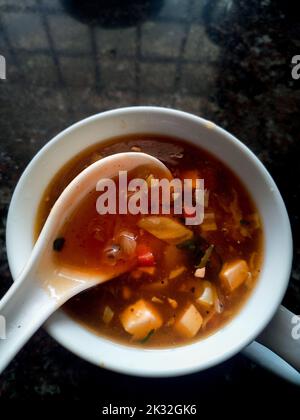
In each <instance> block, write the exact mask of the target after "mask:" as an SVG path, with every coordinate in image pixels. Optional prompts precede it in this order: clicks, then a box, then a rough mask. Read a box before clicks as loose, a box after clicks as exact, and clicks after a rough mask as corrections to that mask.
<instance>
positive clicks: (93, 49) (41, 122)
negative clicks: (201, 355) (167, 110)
mask: <svg viewBox="0 0 300 420" xmlns="http://www.w3.org/2000/svg"><path fill="white" fill-rule="evenodd" d="M295 3H296V2H286V1H280V0H272V1H271V0H252V1H246V0H230V1H229V0H153V1H150V0H148V1H147V0H128V1H117V0H111V1H108V0H99V1H90V0H89V1H88V0H86V1H79V0H77V1H76V0H73V1H72V0H69V1H68V0H23V1H18V0H0V54H1V55H3V56H4V57H5V58H6V61H7V79H6V80H0V142H1V149H0V154H1V161H0V183H1V187H0V197H1V204H0V211H1V230H0V241H1V257H2V258H1V266H0V276H1V281H0V294H1V295H2V294H3V293H4V292H5V291H6V290H7V288H8V287H9V285H10V284H11V275H10V272H9V269H8V265H7V261H6V254H5V219H6V215H7V209H8V205H9V202H10V198H11V195H12V192H13V190H14V187H15V185H16V183H17V181H18V178H19V176H20V175H21V173H22V171H23V169H24V168H25V167H26V165H27V164H28V163H29V161H30V159H31V158H32V157H33V155H34V154H35V153H36V152H37V151H38V150H39V149H40V148H41V147H42V146H43V145H44V144H45V143H46V142H47V141H48V140H49V139H51V138H52V137H53V135H55V134H56V133H58V132H59V131H60V130H62V129H63V128H65V127H67V126H68V125H70V124H72V123H73V122H75V121H77V120H80V119H82V118H84V117H86V116H88V115H91V114H94V113H97V112H100V111H103V110H107V109H112V108H117V107H121V106H127V105H161V106H166V107H175V108H178V109H182V110H185V111H189V112H192V113H195V114H197V115H200V116H204V117H206V118H209V119H211V120H213V121H215V122H216V123H218V124H220V125H221V126H223V127H224V128H226V129H228V130H229V131H230V132H232V133H233V134H235V135H236V136H237V137H239V138H240V139H241V140H242V141H243V142H244V143H245V144H247V145H248V146H249V147H250V148H251V149H252V150H253V151H254V152H255V154H256V155H257V156H258V157H259V158H260V159H261V160H262V162H263V163H264V164H265V165H266V167H267V168H268V169H269V171H270V172H271V174H272V176H273V177H274V179H275V181H276V182H277V184H278V186H279V189H280V190H281V193H282V195H283V197H284V200H285V202H286V205H287V208H288V212H289V215H290V219H291V223H292V228H293V234H294V264H293V271H292V275H291V279H290V285H289V289H288V291H287V294H286V296H285V299H284V303H285V304H286V306H287V307H288V308H290V309H291V310H293V311H294V312H295V313H297V314H300V234H299V233H300V224H299V209H300V205H299V195H300V183H299V180H300V164H299V161H298V160H299V158H300V153H299V152H300V142H299V135H300V117H299V110H300V89H299V88H300V80H293V78H292V76H291V58H292V57H293V56H294V55H296V54H300V24H299V20H298V18H297V16H298V12H297V11H296V10H297V9H296V6H293V4H295ZM95 4H96V5H97V7H96V6H95ZM0 357H1V356H0ZM265 389H269V390H270V389H271V390H272V392H273V395H274V393H278V395H279V394H280V395H281V396H285V397H286V398H293V395H296V394H295V393H296V392H297V393H298V394H299V390H295V388H293V387H292V386H291V385H289V384H287V383H285V382H284V381H282V380H280V379H279V378H277V377H274V376H273V375H272V374H270V373H268V372H266V371H265V370H264V369H262V368H260V367H258V366H256V365H255V364H253V363H252V362H250V361H249V360H248V359H246V358H245V357H244V356H242V355H237V356H235V357H233V358H232V359H230V360H228V361H227V362H225V363H223V364H221V365H219V366H217V367H215V368H213V369H210V370H209V371H206V372H203V373H199V374H194V375H189V376H185V377H181V378H173V379H142V378H131V377H127V376H124V375H118V374H116V373H111V372H108V371H106V370H103V369H100V368H96V367H94V366H92V365H90V364H88V363H87V362H85V361H83V360H80V359H79V358H77V357H76V356H74V355H73V354H71V353H69V352H68V351H67V350H65V349H64V348H62V347H61V346H60V345H58V344H57V343H56V342H55V341H54V340H53V339H52V338H51V337H50V336H48V335H47V333H46V332H44V331H43V330H40V331H39V332H38V333H37V334H35V336H34V337H33V338H32V339H31V340H30V342H29V343H28V344H27V345H26V347H25V348H24V349H23V350H22V351H21V352H20V354H19V355H18V356H17V357H16V359H15V360H14V361H13V362H12V363H11V365H10V366H9V367H8V368H7V369H6V371H5V373H4V374H3V376H2V377H1V379H0V401H2V402H3V401H4V400H26V399H27V400H51V401H54V400H62V399H65V400H79V399H81V400H85V399H91V400H93V401H97V402H98V404H101V401H104V400H106V401H107V402H109V401H110V400H113V399H114V398H115V399H121V398H125V399H126V398H127V400H128V401H132V400H133V399H135V398H143V399H144V401H146V400H147V397H146V396H145V395H148V396H149V399H157V398H160V400H163V401H165V402H168V401H171V400H173V401H174V400H175V401H180V402H185V401H188V400H189V401H191V400H192V401H194V402H199V398H200V396H201V399H203V397H208V396H210V395H214V394H215V393H216V392H217V393H218V394H220V393H224V392H225V390H226V391H229V392H230V393H232V392H238V391H239V390H240V391H242V392H244V393H247V392H251V399H253V398H254V397H255V396H258V395H261V394H262V393H263V392H264V390H265Z"/></svg>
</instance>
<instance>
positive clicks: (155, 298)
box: [151, 296, 164, 303]
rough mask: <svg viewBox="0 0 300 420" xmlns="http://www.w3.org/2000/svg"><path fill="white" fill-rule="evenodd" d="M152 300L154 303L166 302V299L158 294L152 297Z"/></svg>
mask: <svg viewBox="0 0 300 420" xmlns="http://www.w3.org/2000/svg"><path fill="white" fill-rule="evenodd" d="M151 301H152V302H153V303H164V301H163V300H162V299H160V298H158V297H156V296H153V298H151Z"/></svg>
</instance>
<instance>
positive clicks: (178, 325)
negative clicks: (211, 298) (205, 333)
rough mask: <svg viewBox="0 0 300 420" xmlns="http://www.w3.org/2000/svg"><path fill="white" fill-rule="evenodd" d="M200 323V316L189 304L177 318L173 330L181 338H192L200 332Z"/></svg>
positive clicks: (201, 320)
mask: <svg viewBox="0 0 300 420" xmlns="http://www.w3.org/2000/svg"><path fill="white" fill-rule="evenodd" d="M202 323H203V318H202V316H201V314H200V313H199V312H198V311H197V309H196V308H195V306H194V305H193V304H192V303H191V304H190V305H189V306H188V307H187V308H186V309H185V310H184V311H183V312H182V313H181V315H180V316H179V318H177V320H176V322H175V324H174V328H175V330H176V331H177V332H178V333H179V334H180V335H181V336H182V337H186V338H192V337H194V336H195V335H196V334H197V332H198V331H199V330H200V328H201V326H202Z"/></svg>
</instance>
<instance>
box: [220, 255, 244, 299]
mask: <svg viewBox="0 0 300 420" xmlns="http://www.w3.org/2000/svg"><path fill="white" fill-rule="evenodd" d="M248 274H249V267H248V264H247V262H246V261H245V260H235V261H231V262H226V263H225V264H223V267H222V269H221V271H220V274H219V276H220V279H221V281H222V284H223V285H224V287H225V288H226V289H227V290H229V291H231V292H232V291H233V290H235V289H236V288H238V287H239V286H240V285H241V284H242V283H243V282H244V281H245V280H246V279H247V278H248Z"/></svg>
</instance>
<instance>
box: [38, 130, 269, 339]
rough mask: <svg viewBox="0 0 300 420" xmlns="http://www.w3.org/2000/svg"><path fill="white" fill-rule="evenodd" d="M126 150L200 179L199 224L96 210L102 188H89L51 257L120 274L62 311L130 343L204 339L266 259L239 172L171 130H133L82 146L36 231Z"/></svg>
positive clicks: (238, 302)
mask: <svg viewBox="0 0 300 420" xmlns="http://www.w3.org/2000/svg"><path fill="white" fill-rule="evenodd" d="M127 151H142V152H144V153H148V154H150V155H153V156H155V157H157V158H158V159H160V160H161V161H162V162H163V163H165V165H166V166H167V167H168V169H169V170H170V171H171V173H172V175H173V176H174V178H180V179H182V180H183V179H192V180H196V179H204V187H205V214H204V221H203V223H201V224H200V225H193V226H187V225H186V224H185V219H184V217H183V216H182V215H175V214H174V212H172V211H171V214H169V215H163V214H158V215H141V214H137V215H131V214H125V215H123V214H122V215H121V214H106V215H99V214H98V213H97V210H96V201H97V198H98V196H99V192H97V191H91V192H90V193H88V194H87V196H86V198H85V199H84V200H83V201H82V203H81V204H80V205H79V207H78V208H77V209H76V211H75V212H74V214H73V215H72V216H71V218H70V219H69V221H68V223H67V224H66V225H65V226H64V228H63V229H62V231H61V233H60V236H59V237H58V238H57V240H56V241H55V243H54V244H53V252H54V253H55V258H58V259H59V260H60V261H61V262H62V263H63V264H65V265H69V266H73V267H76V268H80V269H83V268H84V269H85V270H87V271H90V272H91V273H92V272H93V273H95V272H97V271H98V272H100V271H101V272H102V271H103V270H112V272H114V270H115V272H119V271H118V270H119V268H120V267H121V268H124V270H126V273H125V274H122V275H120V276H118V277H116V278H115V279H114V280H111V281H109V282H107V283H104V284H102V285H99V286H97V287H94V288H92V289H89V290H87V291H85V292H83V293H81V294H80V295H78V296H76V297H74V298H72V299H71V300H70V301H69V302H67V303H66V304H65V305H64V310H65V311H66V312H67V313H68V314H69V315H70V316H71V317H72V318H74V319H76V320H77V321H79V322H81V323H82V324H84V325H85V326H86V327H88V328H90V329H91V330H92V331H94V332H95V333H97V334H101V335H103V336H106V337H109V338H111V339H115V340H118V341H122V342H125V343H128V344H135V345H139V346H149V347H150V346H151V347H160V346H174V345H180V344H184V343H188V342H190V341H192V340H195V339H199V338H202V337H205V336H207V335H209V334H211V333H213V332H215V331H216V330H217V329H219V328H220V327H221V326H222V325H224V324H225V323H226V322H227V321H228V320H229V319H231V318H232V317H233V316H234V314H235V313H237V311H238V310H239V309H240V308H241V306H242V305H243V303H244V302H245V300H246V299H247V297H248V296H249V294H250V293H251V290H252V289H253V287H254V285H255V282H256V280H257V277H258V274H259V271H260V266H261V261H262V227H261V222H260V217H259V214H258V213H257V210H256V208H255V206H254V204H253V202H252V200H251V198H250V196H249V194H248V192H247V191H246V189H245V187H244V186H243V185H242V183H241V182H240V180H239V179H238V177H237V176H236V175H235V174H234V173H233V172H232V171H231V170H229V168H227V167H226V166H225V165H224V164H223V163H222V162H220V161H219V160H217V159H216V158H215V157H213V156H212V155H210V154H208V153H207V152H205V151H204V150H202V149H201V148H199V147H196V146H194V145H191V144H189V143H186V142H184V141H182V140H178V139H173V138H168V137H158V136H157V135H138V136H137V135H135V136H128V137H121V138H116V139H112V140H110V141H108V142H106V143H101V144H99V145H97V146H93V147H92V148H90V149H87V150H85V151H84V152H83V153H81V154H79V155H78V156H76V157H75V158H74V159H73V160H72V161H71V162H69V163H68V164H67V165H66V166H65V167H63V168H62V169H61V171H60V172H59V173H58V174H57V175H56V177H55V178H54V179H53V181H52V182H51V184H50V185H49V187H48V189H47V191H46V192H45V195H44V198H43V200H42V202H41V204H40V208H39V214H38V220H37V234H38V233H39V231H40V230H41V228H42V226H43V223H44V221H45V219H46V218H47V215H48V214H49V211H50V209H51V207H52V205H53V204H54V202H55V200H56V199H57V197H58V196H59V195H60V193H61V192H62V191H63V189H64V188H65V187H66V186H67V185H68V183H69V182H70V181H71V180H72V179H73V178H74V177H75V176H76V175H77V174H78V173H79V172H80V171H82V170H83V169H84V168H86V167H87V166H88V165H90V164H91V163H93V162H95V161H96V160H98V159H101V158H103V157H105V156H109V155H111V154H114V153H120V152H127ZM135 175H139V176H140V177H142V178H144V179H145V180H146V181H147V180H149V179H150V178H151V177H152V176H153V174H152V173H151V168H148V170H143V172H142V173H140V174H135ZM171 210H172V209H171ZM184 216H185V217H188V216H189V213H188V211H187V214H185V215H184Z"/></svg>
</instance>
